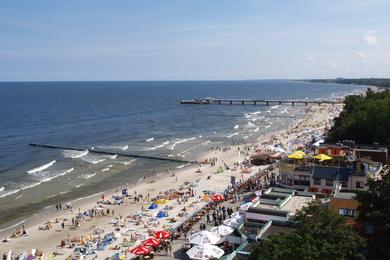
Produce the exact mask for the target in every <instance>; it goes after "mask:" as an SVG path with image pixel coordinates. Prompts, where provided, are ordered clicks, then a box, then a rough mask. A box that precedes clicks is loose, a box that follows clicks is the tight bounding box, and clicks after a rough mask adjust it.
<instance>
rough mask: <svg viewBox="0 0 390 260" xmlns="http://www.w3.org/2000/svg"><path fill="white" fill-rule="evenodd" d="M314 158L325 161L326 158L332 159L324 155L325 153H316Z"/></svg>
mask: <svg viewBox="0 0 390 260" xmlns="http://www.w3.org/2000/svg"><path fill="white" fill-rule="evenodd" d="M313 158H314V159H318V160H320V161H326V160H332V157H330V156H328V155H325V154H322V153H320V154H317V155H316V156H314V157H313Z"/></svg>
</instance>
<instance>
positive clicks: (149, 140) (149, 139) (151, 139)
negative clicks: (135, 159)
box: [145, 137, 154, 142]
mask: <svg viewBox="0 0 390 260" xmlns="http://www.w3.org/2000/svg"><path fill="white" fill-rule="evenodd" d="M153 140H154V137H152V138H148V139H146V140H145V141H146V142H151V141H153Z"/></svg>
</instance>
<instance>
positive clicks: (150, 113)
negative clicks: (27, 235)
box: [0, 80, 365, 229]
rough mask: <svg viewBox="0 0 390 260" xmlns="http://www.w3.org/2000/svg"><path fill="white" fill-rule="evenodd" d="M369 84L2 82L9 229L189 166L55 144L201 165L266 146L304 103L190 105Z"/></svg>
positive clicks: (2, 170) (310, 94) (0, 167)
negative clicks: (247, 147) (205, 159)
mask: <svg viewBox="0 0 390 260" xmlns="http://www.w3.org/2000/svg"><path fill="white" fill-rule="evenodd" d="M363 90H365V87H363V86H355V85H338V84H321V83H309V82H298V81H283V80H248V81H161V82H159V81H153V82H143V81H139V82H136V81H133V82H2V83H0V229H1V228H2V227H4V226H6V225H7V223H8V222H9V221H10V220H16V219H20V218H23V217H25V216H27V215H30V214H32V213H34V212H36V211H38V210H40V209H42V208H45V207H47V206H48V205H52V204H54V203H56V202H59V201H62V202H66V201H69V200H72V199H75V198H78V197H82V196H88V195H91V194H94V193H96V192H99V191H102V190H107V189H111V188H113V187H118V186H121V185H122V186H125V185H132V184H134V183H137V182H139V181H142V180H143V179H142V178H143V177H144V176H145V175H147V174H148V173H149V172H150V171H151V170H156V171H157V172H159V171H161V172H162V171H166V169H175V168H177V167H179V168H180V167H181V165H180V164H176V163H172V162H162V161H155V160H148V159H136V160H133V159H132V158H128V157H123V156H115V155H114V156H103V155H96V154H93V153H88V151H87V150H86V151H81V152H75V151H67V150H60V149H47V148H37V147H31V146H29V143H46V144H55V145H62V146H73V147H83V148H86V149H87V148H88V149H92V148H95V149H104V150H109V151H112V152H114V153H115V152H116V151H117V152H126V153H133V154H143V155H154V156H164V157H171V158H181V159H185V160H192V159H194V158H197V155H199V154H200V153H201V152H202V151H204V150H206V149H208V148H209V147H211V146H215V145H219V146H221V145H229V144H233V143H243V142H256V141H257V139H258V138H259V137H260V136H261V135H262V134H264V133H265V132H268V131H273V130H276V129H280V128H282V127H286V126H287V125H289V124H291V122H292V121H293V120H294V119H295V118H297V117H300V116H302V115H303V114H304V106H294V107H292V106H288V105H282V106H278V105H271V106H265V105H256V106H254V105H232V106H230V105H181V104H179V100H181V99H194V98H205V97H214V98H257V99H333V98H340V97H342V96H345V95H348V94H354V93H359V92H361V91H363Z"/></svg>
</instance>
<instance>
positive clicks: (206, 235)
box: [188, 230, 221, 245]
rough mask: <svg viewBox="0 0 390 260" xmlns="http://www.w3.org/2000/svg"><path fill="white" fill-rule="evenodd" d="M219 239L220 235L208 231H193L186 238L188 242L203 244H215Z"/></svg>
mask: <svg viewBox="0 0 390 260" xmlns="http://www.w3.org/2000/svg"><path fill="white" fill-rule="evenodd" d="M220 240H221V236H220V235H217V234H215V233H212V232H210V231H206V230H203V231H200V232H198V233H195V234H193V235H191V236H189V238H188V242H189V243H190V244H195V245H203V244H212V245H215V244H217V243H218V242H219V241H220Z"/></svg>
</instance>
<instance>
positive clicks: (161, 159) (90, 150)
mask: <svg viewBox="0 0 390 260" xmlns="http://www.w3.org/2000/svg"><path fill="white" fill-rule="evenodd" d="M29 145H30V146H35V147H42V148H50V149H62V150H73V151H89V152H90V153H96V154H105V155H116V154H117V155H119V156H126V157H132V158H142V159H150V160H160V161H171V162H175V163H192V162H190V161H186V160H181V159H175V158H167V157H158V156H149V155H141V154H130V153H125V152H113V151H104V150H102V149H96V148H94V149H91V148H81V147H70V146H61V145H51V144H37V143H31V144H29Z"/></svg>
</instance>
